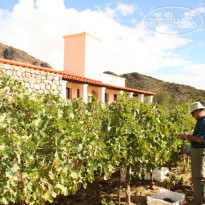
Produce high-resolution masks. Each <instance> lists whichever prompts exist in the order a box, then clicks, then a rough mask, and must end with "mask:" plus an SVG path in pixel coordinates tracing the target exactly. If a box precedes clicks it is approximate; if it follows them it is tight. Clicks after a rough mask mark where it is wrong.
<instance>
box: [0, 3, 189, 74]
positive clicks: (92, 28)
mask: <svg viewBox="0 0 205 205" xmlns="http://www.w3.org/2000/svg"><path fill="white" fill-rule="evenodd" d="M134 9H136V7H135V8H134V6H133V5H131V6H128V5H125V4H118V6H117V7H116V8H114V9H113V10H112V9H110V10H109V11H108V10H105V11H103V10H99V9H98V10H92V11H91V10H89V9H87V10H84V11H81V12H79V11H77V10H75V9H66V8H65V5H64V1H63V0H37V1H36V4H35V3H34V1H33V0H20V2H19V4H17V5H16V6H15V8H14V10H13V11H12V13H10V14H9V15H8V16H7V18H6V19H5V18H4V19H2V18H1V16H0V22H3V23H1V24H0V30H1V32H0V42H2V43H5V44H7V45H12V46H14V47H16V48H19V49H22V50H24V51H26V52H28V53H29V54H31V55H33V56H35V57H37V58H39V59H41V60H43V61H46V62H48V63H50V64H51V66H54V67H55V68H56V69H62V67H63V46H64V45H63V36H64V35H68V34H73V33H80V32H88V33H90V34H92V35H95V36H97V37H99V38H101V39H102V40H103V43H102V46H103V56H102V60H103V62H104V64H105V65H106V66H107V67H106V70H110V71H113V72H115V73H118V74H120V73H128V72H141V73H145V74H146V73H149V74H150V73H151V72H153V71H155V70H157V69H159V68H160V67H163V66H186V65H187V64H188V63H189V62H188V61H185V60H183V59H182V56H179V55H176V54H175V53H174V49H176V48H178V47H180V46H184V45H186V44H188V43H189V42H190V41H189V40H188V39H185V38H180V37H177V36H169V35H160V34H158V33H150V32H148V31H147V30H145V28H144V26H143V24H139V25H138V27H136V28H129V27H126V26H123V25H121V24H120V23H118V22H117V21H116V20H115V18H114V16H115V13H116V12H119V11H120V12H121V13H122V14H123V15H128V14H132V13H133V12H134Z"/></svg>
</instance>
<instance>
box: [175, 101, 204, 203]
mask: <svg viewBox="0 0 205 205" xmlns="http://www.w3.org/2000/svg"><path fill="white" fill-rule="evenodd" d="M189 108H190V113H191V115H192V116H193V117H194V118H195V119H196V120H197V123H196V126H195V128H194V132H193V134H192V135H187V134H180V135H179V136H180V139H182V140H189V141H190V142H191V170H192V183H193V186H194V193H195V199H196V204H197V205H205V112H204V109H205V107H204V106H203V105H202V104H201V103H200V102H195V103H193V104H191V105H190V107H189Z"/></svg>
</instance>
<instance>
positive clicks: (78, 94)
mask: <svg viewBox="0 0 205 205" xmlns="http://www.w3.org/2000/svg"><path fill="white" fill-rule="evenodd" d="M79 97H80V89H77V98H79Z"/></svg>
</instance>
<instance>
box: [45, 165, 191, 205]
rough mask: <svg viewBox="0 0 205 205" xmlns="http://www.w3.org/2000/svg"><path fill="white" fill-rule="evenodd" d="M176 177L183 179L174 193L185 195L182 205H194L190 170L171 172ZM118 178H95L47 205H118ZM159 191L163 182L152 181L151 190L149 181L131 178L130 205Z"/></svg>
mask: <svg viewBox="0 0 205 205" xmlns="http://www.w3.org/2000/svg"><path fill="white" fill-rule="evenodd" d="M172 172H173V173H175V174H176V176H177V177H183V179H184V183H183V186H182V187H180V189H178V190H174V191H175V192H179V193H183V194H185V200H184V203H183V205H194V197H193V195H194V193H193V187H192V184H191V174H190V169H189V170H188V171H184V169H183V167H178V168H177V169H176V170H174V171H172ZM118 186H119V182H118V177H117V174H114V175H112V176H111V178H110V179H109V180H107V181H105V180H103V178H102V177H96V180H95V181H94V182H93V183H92V184H89V185H88V186H87V188H86V189H83V188H81V189H80V190H79V191H78V192H77V193H76V194H75V195H71V196H67V197H65V196H58V197H57V198H56V199H55V201H54V202H53V203H52V204H49V205H66V204H67V205H100V204H108V205H115V204H118ZM159 189H165V188H164V187H163V182H157V181H153V189H151V181H150V180H140V179H135V178H133V179H132V181H131V201H132V204H136V205H140V204H141V205H145V204H146V201H147V196H151V195H153V194H155V193H156V192H157V191H158V190H159ZM125 191H126V190H125V187H124V185H121V194H120V195H121V197H120V198H121V203H120V204H126V203H125V201H126V192H125Z"/></svg>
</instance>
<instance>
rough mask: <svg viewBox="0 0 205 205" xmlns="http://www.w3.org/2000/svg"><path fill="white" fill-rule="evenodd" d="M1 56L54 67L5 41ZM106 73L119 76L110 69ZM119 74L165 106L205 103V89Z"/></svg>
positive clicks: (0, 48)
mask: <svg viewBox="0 0 205 205" xmlns="http://www.w3.org/2000/svg"><path fill="white" fill-rule="evenodd" d="M0 58H3V59H8V60H13V61H17V62H21V63H27V64H31V65H37V66H42V67H46V68H52V67H51V66H50V65H49V64H48V63H46V62H43V61H41V60H39V59H37V58H35V57H32V56H30V55H29V54H27V53H26V52H24V51H21V50H19V49H16V48H13V47H11V46H7V45H5V44H3V43H0ZM104 73H107V74H111V75H115V76H118V75H116V74H115V73H112V72H110V71H106V72H104ZM119 76H120V77H124V78H126V87H129V88H135V89H138V90H145V91H151V92H156V93H157V95H156V96H155V97H154V101H155V102H158V103H160V104H162V105H165V106H167V105H171V104H176V103H180V102H184V101H188V100H192V101H198V100H200V101H201V103H202V104H205V90H199V89H196V88H194V87H191V86H187V85H181V84H176V83H168V82H165V81H162V80H158V79H155V78H152V77H150V76H146V75H142V74H139V73H137V72H134V73H127V74H123V75H119Z"/></svg>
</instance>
